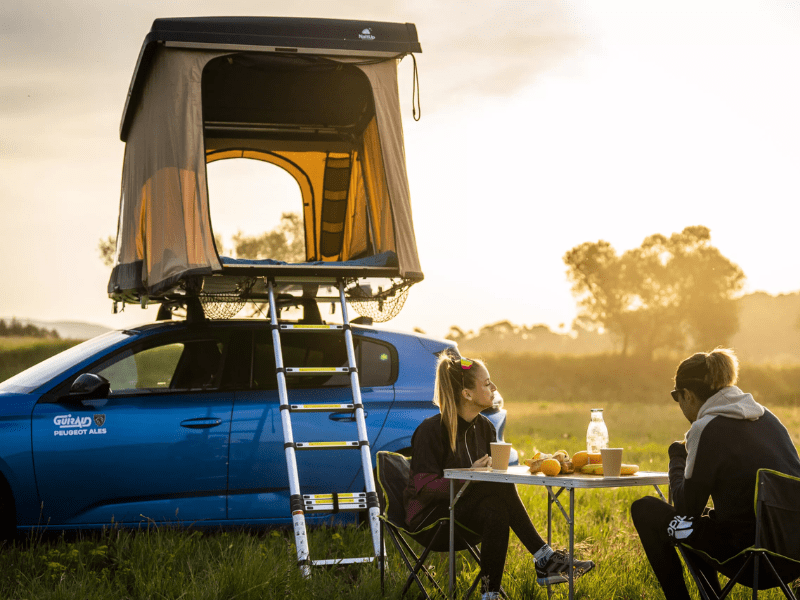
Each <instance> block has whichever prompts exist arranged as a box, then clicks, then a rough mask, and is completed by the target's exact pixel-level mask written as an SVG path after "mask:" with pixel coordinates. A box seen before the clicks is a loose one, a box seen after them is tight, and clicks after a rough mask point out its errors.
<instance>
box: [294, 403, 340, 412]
mask: <svg viewBox="0 0 800 600" xmlns="http://www.w3.org/2000/svg"><path fill="white" fill-rule="evenodd" d="M289 406H290V407H291V409H292V412H331V411H337V410H354V409H355V405H353V404H290V405H289Z"/></svg>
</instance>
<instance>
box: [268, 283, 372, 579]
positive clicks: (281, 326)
mask: <svg viewBox="0 0 800 600" xmlns="http://www.w3.org/2000/svg"><path fill="white" fill-rule="evenodd" d="M337 283H338V287H339V302H340V303H341V307H342V322H343V324H342V325H291V324H285V323H278V311H277V310H276V308H277V307H276V303H275V291H274V287H275V282H274V280H273V279H268V280H267V290H268V292H269V311H270V326H271V329H272V343H273V346H274V349H275V367H276V371H277V378H278V396H279V398H280V406H281V408H280V410H281V425H282V426H283V442H284V444H283V447H284V449H285V453H286V467H287V470H288V473H289V494H290V498H289V505H290V508H291V511H292V524H293V525H294V541H295V548H296V550H297V564H298V566H299V567H300V570H301V572H302V574H303V575H304V576H305V577H308V576H309V575H310V573H311V567H312V566H330V565H338V564H353V563H367V562H372V561H373V560H376V559H379V558H380V557H382V556H383V554H382V553H383V548H382V547H381V541H380V522H379V520H378V514H379V512H380V509H379V504H378V495H377V493H376V489H375V479H374V478H373V475H372V456H371V455H370V447H369V439H368V438H367V426H366V422H365V421H364V405H363V403H362V402H361V387H360V385H359V381H358V369H357V367H356V359H355V349H354V346H353V333H352V331H351V330H350V323H349V321H348V319H347V302H346V300H345V295H344V281H343V280H338V282H337ZM287 330H296V331H320V330H331V331H332V334H334V333H337V332H339V333H343V334H344V339H345V346H346V347H347V364H348V366H347V367H317V368H315V367H291V366H290V367H284V365H283V352H282V350H281V338H280V332H281V331H287ZM329 373H349V374H350V387H351V389H352V392H353V403H352V404H289V398H288V392H287V388H286V376H287V375H291V376H302V375H320V374H329ZM348 410H351V411H353V412H354V413H355V420H356V426H357V430H358V440H355V441H332V442H315V441H303V442H295V441H294V436H293V434H292V413H293V412H342V411H348ZM331 449H334V450H360V452H361V466H362V471H363V472H364V488H365V489H366V492H358V493H335V492H332V493H329V494H303V495H301V492H300V478H299V476H298V472H297V460H296V457H295V452H296V451H299V450H301V451H306V450H308V451H311V450H331ZM364 509H367V510H368V513H369V527H370V532H371V534H372V546H373V552H374V555H373V556H367V557H359V558H334V559H325V560H310V558H309V552H308V537H307V533H306V519H305V512H306V511H308V512H323V511H330V512H338V511H363V510H364Z"/></svg>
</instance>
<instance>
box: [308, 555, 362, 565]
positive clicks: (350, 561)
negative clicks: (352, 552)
mask: <svg viewBox="0 0 800 600" xmlns="http://www.w3.org/2000/svg"><path fill="white" fill-rule="evenodd" d="M374 560H375V557H374V556H365V557H363V558H328V559H325V560H312V561H311V565H312V566H314V567H330V566H333V565H354V564H360V563H371V562H373V561H374Z"/></svg>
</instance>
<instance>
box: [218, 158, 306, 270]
mask: <svg viewBox="0 0 800 600" xmlns="http://www.w3.org/2000/svg"><path fill="white" fill-rule="evenodd" d="M207 173H208V196H209V205H210V212H211V227H212V229H213V231H214V235H215V236H217V238H221V239H222V246H223V248H222V253H223V254H225V255H228V256H230V255H231V254H232V250H233V241H232V238H233V236H234V235H235V234H236V233H238V232H241V233H243V234H244V235H247V236H256V235H260V234H262V233H264V232H267V231H271V230H273V229H275V227H277V226H278V224H279V223H280V219H281V214H283V213H286V212H293V213H298V214H301V213H302V208H303V204H302V196H301V194H300V187H299V186H298V185H297V182H296V181H295V179H294V178H293V177H292V176H291V175H290V174H289V173H287V172H286V171H284V170H283V169H281V168H280V167H276V166H275V165H271V164H269V163H265V162H261V161H258V160H252V159H248V158H235V159H226V160H218V161H215V162H212V163H209V164H208V166H207Z"/></svg>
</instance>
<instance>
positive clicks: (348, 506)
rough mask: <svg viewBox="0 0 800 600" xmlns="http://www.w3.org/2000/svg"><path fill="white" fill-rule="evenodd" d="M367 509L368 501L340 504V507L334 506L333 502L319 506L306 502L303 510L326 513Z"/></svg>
mask: <svg viewBox="0 0 800 600" xmlns="http://www.w3.org/2000/svg"><path fill="white" fill-rule="evenodd" d="M366 509H367V501H366V500H364V502H340V503H339V504H338V505H336V506H334V505H333V503H332V502H328V503H327V504H317V503H314V504H312V503H310V502H305V503H304V504H303V510H304V511H306V512H324V511H332V510H356V511H362V510H366Z"/></svg>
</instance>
